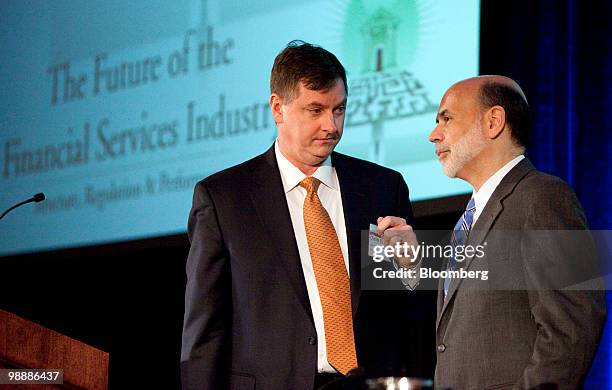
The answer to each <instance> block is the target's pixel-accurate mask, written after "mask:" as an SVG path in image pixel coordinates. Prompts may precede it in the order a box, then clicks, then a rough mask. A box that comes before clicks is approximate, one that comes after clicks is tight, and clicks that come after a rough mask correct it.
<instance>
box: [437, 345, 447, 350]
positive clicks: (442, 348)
mask: <svg viewBox="0 0 612 390" xmlns="http://www.w3.org/2000/svg"><path fill="white" fill-rule="evenodd" d="M444 351H446V345H444V344H439V345H438V352H444Z"/></svg>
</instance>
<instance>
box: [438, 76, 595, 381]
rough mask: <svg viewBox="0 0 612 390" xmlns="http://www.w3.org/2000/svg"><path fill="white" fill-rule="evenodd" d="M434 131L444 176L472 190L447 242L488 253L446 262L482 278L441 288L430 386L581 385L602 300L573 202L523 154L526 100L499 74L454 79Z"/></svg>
mask: <svg viewBox="0 0 612 390" xmlns="http://www.w3.org/2000/svg"><path fill="white" fill-rule="evenodd" d="M436 123H437V126H436V127H435V128H434V130H433V131H432V132H431V134H430V136H429V140H430V141H431V142H434V143H435V150H436V154H437V155H438V158H439V160H440V162H441V164H442V166H443V169H444V172H445V174H446V175H448V176H449V177H458V178H461V179H463V180H465V181H467V182H469V183H470V184H471V185H472V186H473V188H474V192H473V195H472V199H471V200H470V202H469V203H468V206H467V207H466V210H465V212H464V213H463V215H462V216H461V218H460V220H459V222H458V223H457V226H456V227H455V230H454V232H453V245H466V246H467V245H472V246H476V245H481V244H483V243H485V242H487V244H488V246H487V248H486V250H485V255H484V256H482V257H476V256H474V257H471V258H469V257H468V258H467V259H466V260H465V261H462V262H459V261H455V260H454V259H453V258H450V259H449V261H448V265H447V270H461V269H463V270H465V271H479V270H480V271H485V270H486V271H488V280H486V281H483V280H482V279H480V280H479V279H470V278H466V277H464V278H457V277H455V278H451V277H448V278H444V279H441V280H440V284H439V289H438V316H437V317H438V318H437V324H436V339H437V340H436V341H437V365H436V374H435V383H436V385H437V386H442V387H452V388H454V389H485V388H495V389H502V388H503V389H505V388H508V389H510V388H515V389H530V388H563V389H574V388H576V387H579V386H580V384H581V383H582V381H583V379H584V377H585V375H586V374H587V371H588V369H589V367H590V364H591V361H592V359H593V356H594V355H595V352H596V350H597V346H598V344H599V339H600V335H601V331H602V328H603V324H604V321H605V316H606V314H605V313H606V311H605V300H604V292H603V290H602V288H601V285H600V284H599V279H597V277H596V276H597V269H596V268H597V266H596V258H595V257H594V256H593V252H592V249H593V248H592V247H591V246H590V244H592V242H591V241H589V237H590V236H589V235H588V233H587V232H585V229H587V224H586V220H585V217H584V214H583V211H582V209H581V207H580V204H579V202H578V200H577V198H576V196H575V195H574V193H573V191H572V190H571V189H570V188H569V186H568V185H567V184H566V183H564V182H563V181H562V180H560V179H559V178H556V177H553V176H550V175H546V174H544V173H542V172H539V171H537V170H536V169H535V168H534V167H533V165H531V163H530V162H529V161H528V160H527V159H526V158H524V156H523V154H524V151H525V145H526V143H527V137H528V132H529V128H530V126H531V123H530V116H529V108H528V105H527V100H526V98H525V96H524V94H523V92H522V91H521V89H520V87H519V86H518V84H516V83H515V82H514V81H513V80H511V79H509V78H506V77H502V76H481V77H476V78H471V79H467V80H464V81H461V82H459V83H457V84H455V85H453V86H452V87H451V88H450V89H449V90H448V91H447V92H446V94H445V95H444V97H443V98H442V101H441V103H440V107H439V110H438V114H437V120H436ZM570 230H571V231H570ZM576 244H580V245H579V248H577V245H576ZM591 278H593V279H591ZM589 279H591V280H589ZM579 282H584V283H583V284H581V285H578V283H579ZM572 285H574V286H572ZM576 285H578V287H576ZM567 287H570V288H569V289H567Z"/></svg>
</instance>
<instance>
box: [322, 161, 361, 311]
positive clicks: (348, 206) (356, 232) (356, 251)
mask: <svg viewBox="0 0 612 390" xmlns="http://www.w3.org/2000/svg"><path fill="white" fill-rule="evenodd" d="M331 157H332V165H333V166H334V168H335V169H336V174H337V175H338V182H339V183H340V193H341V197H342V210H343V212H344V223H345V226H346V237H347V241H348V242H347V244H348V252H349V253H348V255H349V270H350V274H351V303H352V309H353V318H354V317H355V314H356V313H357V308H358V307H359V298H360V295H361V244H362V242H361V241H362V240H361V231H362V230H366V229H368V228H369V220H368V215H369V202H368V199H367V197H366V196H365V195H364V194H363V193H362V192H363V190H364V188H367V186H366V185H365V184H362V182H361V176H359V172H355V170H354V169H351V167H350V162H349V161H348V160H347V159H346V157H344V156H342V155H341V154H338V153H335V152H334V153H332V156H331ZM360 190H361V191H362V192H361V193H360V192H359V191H360Z"/></svg>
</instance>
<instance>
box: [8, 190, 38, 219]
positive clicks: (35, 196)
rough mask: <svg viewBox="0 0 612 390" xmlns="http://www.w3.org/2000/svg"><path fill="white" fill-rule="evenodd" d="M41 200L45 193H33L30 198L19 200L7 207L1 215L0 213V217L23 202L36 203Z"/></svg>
mask: <svg viewBox="0 0 612 390" xmlns="http://www.w3.org/2000/svg"><path fill="white" fill-rule="evenodd" d="M43 200H45V194H43V193H42V192H39V193H38V194H36V195H34V196H33V197H31V198H30V199H27V200H24V201H23V202H19V203H17V204H16V205H14V206H12V207H10V208H8V209H7V210H6V211H5V212H3V213H2V215H0V219H2V218H4V216H5V215H6V214H8V213H9V211H11V210H13V209H16V208H17V207H19V206H23V205H24V204H26V203H31V202H36V203H38V202H42V201H43Z"/></svg>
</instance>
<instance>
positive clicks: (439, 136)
mask: <svg viewBox="0 0 612 390" xmlns="http://www.w3.org/2000/svg"><path fill="white" fill-rule="evenodd" d="M443 140H444V134H443V133H442V130H440V126H439V125H436V127H434V128H433V130H432V131H431V133H429V142H442V141H443Z"/></svg>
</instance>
